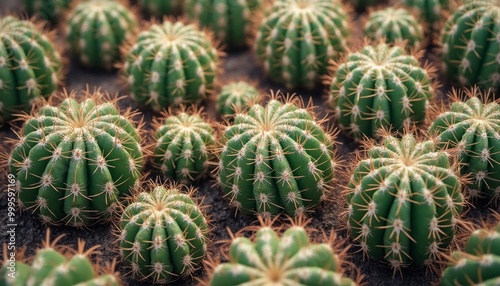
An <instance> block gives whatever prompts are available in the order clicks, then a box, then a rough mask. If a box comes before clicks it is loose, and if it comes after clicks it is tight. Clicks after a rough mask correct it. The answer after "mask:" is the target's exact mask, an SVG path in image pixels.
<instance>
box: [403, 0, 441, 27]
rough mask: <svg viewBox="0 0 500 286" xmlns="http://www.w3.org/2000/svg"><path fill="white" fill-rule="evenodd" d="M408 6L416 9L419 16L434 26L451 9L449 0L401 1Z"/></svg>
mask: <svg viewBox="0 0 500 286" xmlns="http://www.w3.org/2000/svg"><path fill="white" fill-rule="evenodd" d="M401 2H402V3H404V4H405V5H406V6H408V7H411V8H415V9H417V11H418V12H419V14H420V15H421V16H422V17H423V18H424V19H425V20H427V22H428V23H429V25H430V26H431V27H430V28H432V26H434V25H435V24H436V23H437V22H439V20H440V19H441V18H442V17H443V12H445V11H446V10H448V9H449V8H450V5H451V3H450V1H449V0H401Z"/></svg>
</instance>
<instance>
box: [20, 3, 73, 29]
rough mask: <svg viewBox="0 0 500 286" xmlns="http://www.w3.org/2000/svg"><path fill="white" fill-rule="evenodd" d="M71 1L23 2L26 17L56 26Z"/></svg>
mask: <svg viewBox="0 0 500 286" xmlns="http://www.w3.org/2000/svg"><path fill="white" fill-rule="evenodd" d="M72 2H73V0H23V3H24V8H25V9H26V12H27V13H28V15H30V16H33V17H36V18H40V19H43V20H46V21H48V22H49V23H51V24H56V23H57V22H58V21H59V20H60V18H61V16H62V14H63V12H64V11H65V10H67V9H68V8H69V6H70V5H71V3H72Z"/></svg>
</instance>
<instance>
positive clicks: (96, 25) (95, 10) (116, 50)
mask: <svg viewBox="0 0 500 286" xmlns="http://www.w3.org/2000/svg"><path fill="white" fill-rule="evenodd" d="M66 27H67V30H66V38H67V41H68V43H69V46H70V51H71V53H72V54H73V55H74V56H75V57H76V58H78V59H79V60H80V62H81V63H82V64H83V65H84V66H86V67H89V68H95V69H106V70H110V69H112V68H113V64H114V63H115V62H117V61H119V60H120V58H121V57H120V46H121V45H122V44H124V43H125V41H127V40H128V39H130V38H131V37H132V35H133V33H134V31H135V29H136V27H137V19H136V17H135V15H134V14H133V13H132V12H131V11H130V10H129V9H128V8H127V7H126V6H124V5H122V4H121V3H119V1H102V0H86V1H84V2H81V3H80V4H78V5H77V6H76V7H75V8H74V9H73V10H71V12H70V13H69V15H68V20H67V23H66Z"/></svg>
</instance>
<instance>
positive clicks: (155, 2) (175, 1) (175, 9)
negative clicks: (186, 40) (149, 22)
mask: <svg viewBox="0 0 500 286" xmlns="http://www.w3.org/2000/svg"><path fill="white" fill-rule="evenodd" d="M138 5H139V8H140V9H141V11H142V13H143V14H144V15H146V16H153V17H157V18H160V17H163V16H167V15H179V14H181V12H182V6H183V5H184V0H139V1H138Z"/></svg>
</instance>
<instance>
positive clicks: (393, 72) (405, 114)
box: [329, 43, 435, 140]
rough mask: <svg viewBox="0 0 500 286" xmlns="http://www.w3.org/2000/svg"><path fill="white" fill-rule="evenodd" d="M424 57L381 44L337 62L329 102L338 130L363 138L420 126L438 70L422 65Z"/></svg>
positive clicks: (363, 49) (366, 47)
mask: <svg viewBox="0 0 500 286" xmlns="http://www.w3.org/2000/svg"><path fill="white" fill-rule="evenodd" d="M420 56H421V54H415V55H411V54H406V53H405V51H404V49H403V48H402V47H400V46H393V47H391V46H388V45H387V44H384V43H381V44H378V45H376V46H365V47H364V48H362V49H361V50H360V51H359V52H355V53H350V54H349V55H348V56H347V58H346V59H345V60H343V61H339V62H337V63H335V64H334V67H333V72H334V75H333V79H332V82H331V85H330V98H329V101H330V105H331V106H332V108H333V109H334V110H335V117H336V118H337V121H338V122H339V125H340V127H341V128H342V129H343V130H344V131H346V132H347V133H348V134H350V135H351V136H353V137H354V139H355V140H360V139H362V138H363V136H368V137H375V136H377V133H378V131H379V130H382V129H390V128H392V129H395V130H400V129H401V128H403V127H404V126H406V125H409V124H410V123H415V124H420V123H422V122H423V121H424V120H425V117H426V114H427V108H428V104H429V100H430V99H431V96H432V95H433V93H434V91H435V88H434V87H433V85H432V83H431V78H432V75H433V72H434V70H433V69H432V68H431V67H427V66H424V67H420V66H419V58H420Z"/></svg>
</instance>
